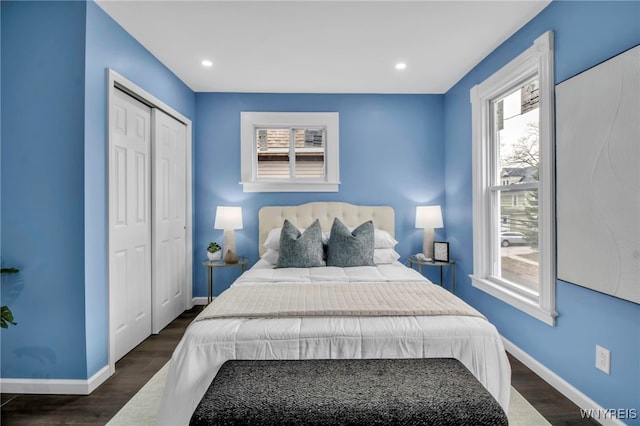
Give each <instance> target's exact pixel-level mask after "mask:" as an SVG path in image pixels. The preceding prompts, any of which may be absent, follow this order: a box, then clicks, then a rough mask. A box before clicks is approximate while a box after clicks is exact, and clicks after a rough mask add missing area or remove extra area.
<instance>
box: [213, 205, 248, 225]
mask: <svg viewBox="0 0 640 426" xmlns="http://www.w3.org/2000/svg"><path fill="white" fill-rule="evenodd" d="M213 227H214V228H215V229H242V207H226V206H218V208H217V209H216V221H215V223H214V224H213Z"/></svg>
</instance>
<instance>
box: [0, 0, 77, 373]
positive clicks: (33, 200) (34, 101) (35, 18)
mask: <svg viewBox="0 0 640 426" xmlns="http://www.w3.org/2000/svg"><path fill="white" fill-rule="evenodd" d="M1 7H2V115H3V116H2V124H3V126H2V262H3V266H15V267H17V268H19V269H20V270H21V278H22V279H21V280H19V281H18V282H17V283H16V282H12V283H7V284H6V285H3V286H2V303H3V304H8V305H9V306H10V307H11V309H12V310H13V313H14V315H15V317H16V321H17V322H18V324H19V325H18V326H16V327H11V328H9V329H8V330H3V331H2V354H1V355H2V377H22V378H51V379H55V378H86V367H85V365H86V358H85V351H84V349H83V348H84V347H85V333H84V323H85V316H84V315H85V312H84V264H83V261H82V259H83V258H84V237H83V229H84V217H83V216H84V195H83V193H84V186H83V173H84V165H83V162H84V159H83V155H84V149H83V144H84V122H83V119H82V117H83V115H84V109H83V108H84V106H83V105H84V103H83V102H84V101H83V98H84V43H85V29H84V15H85V4H84V3H82V2H66V3H49V2H5V1H3V2H2V5H1Z"/></svg>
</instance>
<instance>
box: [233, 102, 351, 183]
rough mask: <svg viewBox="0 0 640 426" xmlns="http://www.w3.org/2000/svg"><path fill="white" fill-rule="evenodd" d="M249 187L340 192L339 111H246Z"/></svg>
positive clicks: (244, 174) (244, 176)
mask: <svg viewBox="0 0 640 426" xmlns="http://www.w3.org/2000/svg"><path fill="white" fill-rule="evenodd" d="M241 121H242V123H241V128H242V132H241V133H242V134H241V141H242V170H241V173H242V184H243V187H244V191H247V192H257V191H267V192H268V191H325V192H326V191H337V190H338V185H339V180H338V176H339V173H338V171H339V166H338V153H339V150H338V113H258V112H243V113H242V114H241Z"/></svg>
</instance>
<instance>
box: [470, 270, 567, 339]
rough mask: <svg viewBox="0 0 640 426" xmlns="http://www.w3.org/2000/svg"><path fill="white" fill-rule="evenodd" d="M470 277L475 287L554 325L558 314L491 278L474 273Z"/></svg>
mask: <svg viewBox="0 0 640 426" xmlns="http://www.w3.org/2000/svg"><path fill="white" fill-rule="evenodd" d="M470 277H471V285H473V286H474V287H475V288H477V289H479V290H482V291H484V292H485V293H487V294H490V295H491V296H493V297H495V298H497V299H499V300H502V301H503V302H505V303H508V304H510V305H511V306H513V307H514V308H517V309H519V310H521V311H522V312H524V313H526V314H528V315H531V316H532V317H534V318H536V319H538V320H540V321H542V322H544V323H545V324H548V325H550V326H552V327H555V325H556V316H557V315H558V314H557V313H555V312H548V311H546V310H544V309H543V308H542V307H540V305H538V303H537V302H535V301H533V300H531V299H529V298H527V297H525V296H523V295H521V294H518V293H516V292H515V291H510V290H509V289H508V288H505V287H503V286H501V285H499V284H497V283H495V282H493V281H491V280H488V279H486V278H481V277H478V276H475V275H470Z"/></svg>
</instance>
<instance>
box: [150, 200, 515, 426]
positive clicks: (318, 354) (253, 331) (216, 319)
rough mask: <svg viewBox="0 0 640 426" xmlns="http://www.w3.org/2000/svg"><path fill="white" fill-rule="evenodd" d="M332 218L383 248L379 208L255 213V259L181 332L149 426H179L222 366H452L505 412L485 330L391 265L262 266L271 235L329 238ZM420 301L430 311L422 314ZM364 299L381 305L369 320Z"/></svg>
mask: <svg viewBox="0 0 640 426" xmlns="http://www.w3.org/2000/svg"><path fill="white" fill-rule="evenodd" d="M336 218H338V220H339V221H341V222H342V223H343V224H344V225H345V226H346V227H348V229H349V231H350V232H351V231H353V233H354V234H355V233H357V232H358V230H359V229H361V228H362V226H361V225H362V224H364V223H366V222H368V221H371V222H372V223H373V226H374V228H375V230H376V232H375V244H376V247H377V245H378V244H379V241H378V240H379V238H378V236H379V235H378V234H380V235H382V236H381V237H380V238H381V239H382V240H388V239H389V237H390V238H391V239H392V240H393V236H394V223H395V219H394V212H393V209H392V208H391V207H388V206H380V207H378V206H374V207H371V206H355V205H351V204H347V203H339V202H321V203H307V204H303V205H300V206H284V207H282V206H277V207H275V206H274V207H263V208H262V209H261V210H260V212H259V247H260V248H259V252H260V255H261V259H260V260H259V261H258V262H256V264H255V265H254V266H253V267H252V268H251V269H249V270H248V271H246V272H245V273H243V274H242V275H241V276H240V277H239V278H238V279H237V280H236V281H235V282H234V283H233V284H232V286H231V287H230V288H229V289H228V290H226V291H225V292H223V293H222V294H221V295H220V296H219V297H218V298H216V300H214V302H213V303H212V304H211V305H209V306H208V307H207V308H205V310H203V312H202V313H201V314H200V315H199V316H198V317H197V318H196V320H194V322H193V323H192V324H191V325H190V326H189V327H188V328H187V330H186V332H185V335H184V336H183V338H182V340H181V341H180V343H179V344H178V346H177V347H176V349H175V351H174V353H173V355H172V358H171V364H170V368H169V372H168V376H167V383H166V386H165V389H164V393H163V396H162V401H161V404H160V408H159V412H158V416H157V424H160V425H179V424H188V422H189V418H190V417H191V414H192V413H193V411H194V410H195V408H196V406H197V405H198V403H199V401H200V399H201V398H202V396H203V395H204V393H205V391H206V390H207V388H208V387H209V385H210V384H211V381H212V380H213V378H214V377H215V375H216V373H217V372H218V370H219V369H220V367H221V366H222V364H223V363H224V362H225V361H227V360H234V359H237V360H269V359H285V360H286V359H389V358H391V359H393V358H455V359H457V360H459V361H460V362H461V363H462V364H464V365H465V366H466V367H467V368H468V369H469V371H471V373H473V375H474V376H475V377H476V379H478V381H479V382H480V383H482V385H483V386H484V387H485V388H486V389H487V390H488V391H489V392H490V393H491V395H493V397H494V398H495V399H496V400H497V401H498V403H499V404H500V405H501V406H502V408H503V409H504V410H505V412H506V411H507V407H508V404H509V397H510V381H511V370H510V366H509V362H508V360H507V357H506V354H505V351H504V347H503V344H502V340H501V338H500V336H499V334H498V333H497V331H496V329H495V327H494V326H493V325H492V324H491V323H489V322H488V321H487V320H486V319H485V318H484V317H483V316H482V315H481V314H479V313H478V312H477V311H475V310H473V308H471V307H470V306H468V305H466V304H465V303H464V302H463V301H461V300H460V299H458V298H457V297H456V296H454V295H452V294H451V293H449V292H447V291H446V290H444V289H442V288H441V287H439V286H437V285H434V284H432V283H431V282H430V281H428V280H427V279H426V278H424V277H423V276H422V275H421V274H419V273H418V272H417V271H415V270H413V269H411V268H408V267H407V266H405V265H403V264H401V263H400V262H399V261H398V260H397V259H396V260H393V258H391V259H389V258H385V259H384V260H380V258H379V257H378V258H376V259H377V260H376V261H377V262H384V263H375V264H373V265H367V266H349V267H336V266H318V267H309V268H298V267H292V268H274V264H273V263H274V261H273V260H268V256H267V255H268V252H269V250H273V249H268V248H267V247H265V243H266V242H268V241H269V239H270V237H273V235H274V230H277V229H278V228H281V230H280V231H277V232H285V231H282V229H284V228H285V227H283V223H284V224H285V225H287V226H290V225H291V224H293V225H294V226H295V227H297V228H299V229H300V230H301V231H302V230H305V231H304V233H303V235H305V234H307V231H306V229H315V228H316V227H317V223H319V224H320V227H321V229H322V234H323V238H326V237H328V236H334V233H333V227H334V226H335V224H334V220H335V219H336ZM285 220H286V221H288V222H289V224H286V222H285ZM277 232H276V234H277ZM310 233H311V231H309V234H310ZM385 235H386V237H385ZM271 239H273V238H271ZM337 240H338V238H336V241H337ZM281 250H282V252H281V253H284V251H285V249H284V247H283V248H281ZM376 250H377V249H376ZM377 255H378V252H377V251H376V256H377ZM283 257H284V256H283ZM327 261H328V260H327ZM275 262H276V263H277V262H278V261H275ZM332 264H333V262H332ZM360 291H364V292H366V293H365V294H364V296H362V295H359V294H360ZM371 292H375V294H373V295H372V293H371ZM337 294H340V297H337V296H336V295H337ZM423 299H424V300H425V301H426V300H427V299H428V300H433V301H435V303H434V306H431V302H429V303H430V305H429V306H428V307H424V306H422V305H421V303H422V302H421V301H422V300H423ZM292 300H293V302H292ZM372 300H374V301H376V300H377V301H378V302H375V303H379V301H380V300H382V301H383V302H381V305H377V306H376V307H375V309H374V310H373V311H371V307H370V306H369V304H370V303H371V301H372ZM291 303H297V304H296V305H295V307H293V308H292V306H289V304H291ZM285 305H286V306H285ZM301 306H302V307H303V308H304V309H302V308H301Z"/></svg>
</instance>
